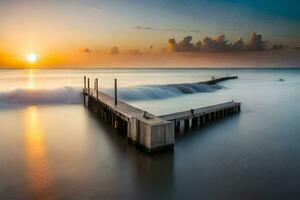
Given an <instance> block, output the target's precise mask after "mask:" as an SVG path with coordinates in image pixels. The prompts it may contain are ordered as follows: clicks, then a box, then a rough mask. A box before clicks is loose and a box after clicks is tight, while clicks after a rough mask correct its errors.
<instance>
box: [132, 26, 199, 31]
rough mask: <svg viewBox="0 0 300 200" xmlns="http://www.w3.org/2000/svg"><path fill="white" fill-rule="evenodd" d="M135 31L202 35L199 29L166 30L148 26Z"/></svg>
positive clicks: (137, 28) (138, 27) (137, 27)
mask: <svg viewBox="0 0 300 200" xmlns="http://www.w3.org/2000/svg"><path fill="white" fill-rule="evenodd" d="M134 29H136V30H141V31H162V32H190V33H201V31H200V30H197V29H166V28H154V27H148V26H135V27H134Z"/></svg>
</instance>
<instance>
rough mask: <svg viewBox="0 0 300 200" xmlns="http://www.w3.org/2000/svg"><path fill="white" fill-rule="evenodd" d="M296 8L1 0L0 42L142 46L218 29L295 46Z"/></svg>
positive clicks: (177, 1) (186, 0)
mask: <svg viewBox="0 0 300 200" xmlns="http://www.w3.org/2000/svg"><path fill="white" fill-rule="evenodd" d="M299 9H300V1H299V0H286V1H279V0H251V1H247V0H214V1H213V0H51V1H49V0H43V1H40V0H27V1H19V0H2V1H1V2H0V29H1V30H2V31H1V33H0V40H1V41H2V42H3V41H4V42H3V43H5V40H6V41H17V42H18V43H19V44H23V45H26V42H27V43H28V40H30V41H31V42H33V43H38V44H40V45H41V46H47V47H49V48H50V47H51V48H54V47H55V45H56V44H60V46H62V45H61V44H65V45H64V46H66V47H73V46H80V45H82V46H92V47H94V46H95V47H99V48H100V47H103V48H109V47H111V46H123V47H125V48H143V47H148V46H149V45H150V44H154V45H155V46H160V47H163V46H164V45H165V44H166V43H167V40H168V38H176V39H178V40H180V39H181V38H183V37H184V36H186V35H192V36H193V38H194V39H195V40H199V39H202V38H203V37H205V36H207V35H208V36H212V37H214V36H216V35H218V34H221V33H223V34H225V35H226V36H227V38H228V39H230V40H234V39H235V38H236V37H238V36H243V37H244V38H245V40H246V38H247V35H248V34H249V32H252V31H254V32H257V33H261V34H262V35H263V36H264V38H265V39H267V40H271V41H274V42H278V43H286V44H288V45H296V46H297V45H300V38H299V35H300V28H299V27H300V10H299ZM136 26H140V27H148V28H152V30H146V29H135V28H134V27H136ZM165 30H172V31H165ZM49 35H51V37H49ZM6 43H8V42H6Z"/></svg>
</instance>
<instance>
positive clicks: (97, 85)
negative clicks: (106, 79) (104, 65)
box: [96, 78, 99, 99]
mask: <svg viewBox="0 0 300 200" xmlns="http://www.w3.org/2000/svg"><path fill="white" fill-rule="evenodd" d="M98 90H99V80H98V78H96V91H97V99H98V97H99V91H98Z"/></svg>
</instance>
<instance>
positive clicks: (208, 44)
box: [168, 32, 266, 52]
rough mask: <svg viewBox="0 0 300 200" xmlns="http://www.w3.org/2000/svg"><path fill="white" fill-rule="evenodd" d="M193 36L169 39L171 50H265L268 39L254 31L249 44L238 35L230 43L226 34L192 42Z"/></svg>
mask: <svg viewBox="0 0 300 200" xmlns="http://www.w3.org/2000/svg"><path fill="white" fill-rule="evenodd" d="M192 39H193V38H192V37H191V36H186V37H184V38H183V40H182V41H180V42H178V43H177V42H176V40H175V39H174V38H172V39H169V41H168V47H169V50H172V51H177V52H198V51H202V52H228V51H246V50H255V51H256V50H264V49H265V43H266V41H263V40H262V35H260V34H256V33H254V32H252V33H250V35H249V40H248V43H247V45H245V44H244V41H243V38H242V37H238V38H237V39H236V40H235V41H234V42H232V43H229V41H228V40H226V37H225V35H224V34H221V35H218V36H217V37H216V38H212V37H208V36H207V37H205V38H204V39H203V40H202V41H198V42H196V43H195V44H193V43H192Z"/></svg>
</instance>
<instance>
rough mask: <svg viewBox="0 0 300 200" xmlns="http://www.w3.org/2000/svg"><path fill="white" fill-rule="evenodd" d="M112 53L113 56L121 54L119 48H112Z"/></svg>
mask: <svg viewBox="0 0 300 200" xmlns="http://www.w3.org/2000/svg"><path fill="white" fill-rule="evenodd" d="M110 53H111V54H118V53H120V51H119V47H112V48H111V50H110Z"/></svg>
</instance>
